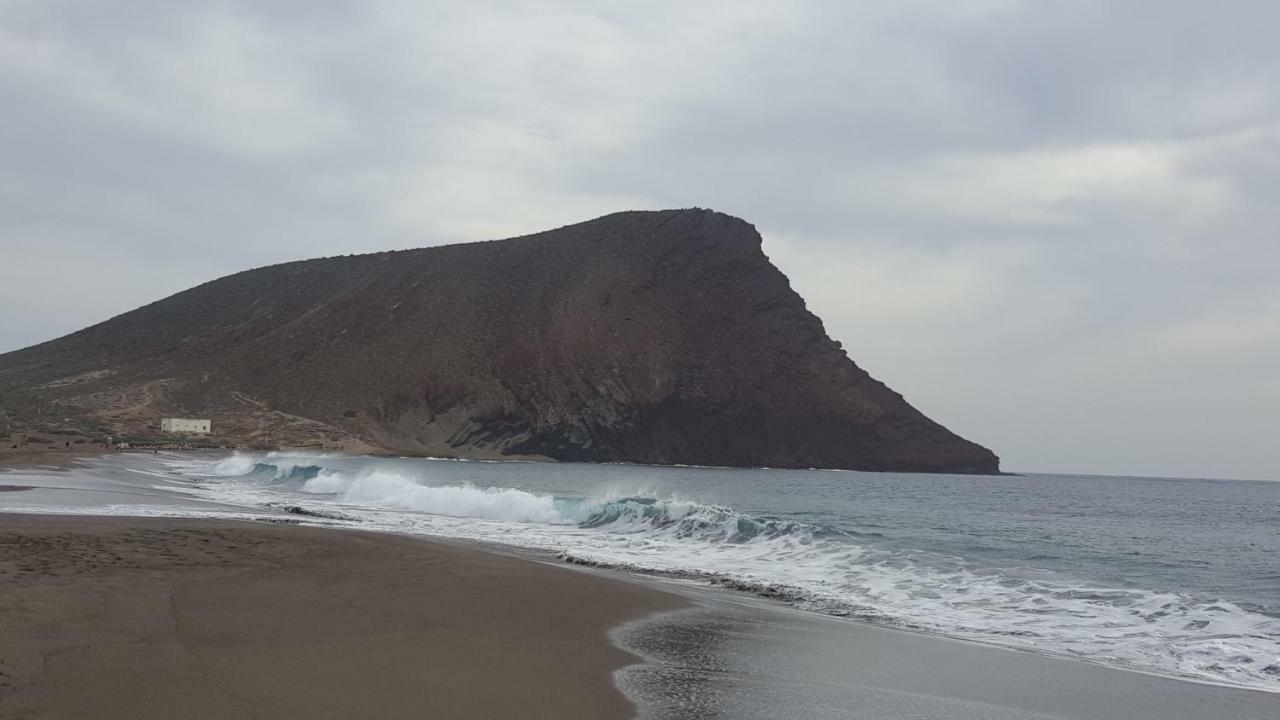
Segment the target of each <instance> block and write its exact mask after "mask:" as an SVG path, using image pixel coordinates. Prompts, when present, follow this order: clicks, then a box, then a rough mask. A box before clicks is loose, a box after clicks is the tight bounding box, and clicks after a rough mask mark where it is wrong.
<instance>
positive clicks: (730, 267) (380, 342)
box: [0, 210, 998, 472]
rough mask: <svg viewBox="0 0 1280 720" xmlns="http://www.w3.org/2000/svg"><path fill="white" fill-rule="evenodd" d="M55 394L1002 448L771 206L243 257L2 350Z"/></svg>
mask: <svg viewBox="0 0 1280 720" xmlns="http://www.w3.org/2000/svg"><path fill="white" fill-rule="evenodd" d="M40 386H43V387H40ZM36 395H38V396H40V400H41V401H44V402H42V403H41V402H38V403H36V404H37V405H42V404H47V401H49V400H53V399H57V400H58V401H59V402H60V403H61V404H62V406H63V407H64V408H73V409H75V411H76V412H84V413H89V414H92V415H94V416H95V417H97V418H99V419H102V420H103V422H107V423H111V424H113V425H112V426H113V427H116V428H118V429H119V430H121V431H127V430H128V429H129V424H130V423H136V422H140V421H141V419H142V418H152V417H155V415H154V413H155V412H163V413H164V414H182V415H191V416H199V417H213V418H214V420H215V427H219V426H221V427H223V428H236V427H241V426H243V427H245V428H250V426H253V427H257V428H258V431H259V432H261V427H262V426H263V425H264V424H267V425H270V424H271V423H272V422H274V423H275V426H274V427H273V428H272V429H271V430H270V431H269V432H270V434H271V437H272V438H273V439H274V440H275V441H276V442H284V443H287V442H290V440H291V438H290V436H289V434H290V433H291V432H295V430H294V429H291V428H294V426H295V425H296V426H298V427H299V428H300V427H302V426H307V427H308V428H310V430H309V432H313V433H315V432H319V433H320V434H324V431H323V430H317V429H316V428H317V426H319V427H321V428H327V429H328V431H330V432H331V433H332V434H333V435H334V437H338V436H341V437H349V438H353V439H358V440H360V441H363V442H367V443H369V444H372V445H374V446H377V447H382V448H386V449H388V450H392V451H395V452H401V453H410V454H431V455H450V456H458V457H504V456H505V457H510V456H543V457H548V458H555V459H562V460H587V461H630V462H640V463H660V464H664V463H687V464H703V465H729V466H769V467H827V468H852V469H868V470H918V471H944V472H995V471H996V470H997V469H998V460H997V458H996V456H995V455H994V454H992V453H991V452H990V451H989V450H987V449H985V448H983V447H981V446H979V445H976V444H974V443H971V442H969V441H967V440H964V439H963V438H960V437H958V436H956V435H954V434H952V433H951V432H949V431H948V430H947V429H946V428H944V427H942V426H940V425H938V424H937V423H935V422H933V421H931V420H929V419H928V418H926V417H925V416H924V415H923V414H921V413H920V412H918V411H917V410H915V409H914V408H912V407H911V406H910V405H908V404H907V403H906V402H905V401H904V400H903V399H902V397H901V396H900V395H898V394H897V393H895V392H893V391H892V390H890V389H889V388H887V387H885V386H884V385H883V384H881V383H880V382H878V381H876V380H875V379H873V378H871V377H870V376H869V375H868V374H867V373H865V372H864V371H863V370H862V369H860V368H859V367H858V366H857V365H856V364H854V362H853V361H852V360H850V359H849V358H848V357H847V355H846V354H845V352H844V351H843V350H842V349H841V348H840V345H839V343H836V342H834V341H832V340H831V339H830V338H828V337H827V334H826V332H825V331H824V329H823V327H822V323H821V321H820V320H818V318H816V317H815V316H814V315H813V314H812V313H810V312H809V311H808V310H807V309H806V308H805V305H804V301H803V300H802V299H801V298H800V297H799V296H798V295H797V294H796V293H795V292H794V291H792V290H791V288H790V286H789V284H788V282H787V279H786V277H785V276H783V275H782V273H781V272H779V271H778V270H777V269H776V268H774V267H773V266H772V265H771V264H770V263H769V261H768V259H767V258H766V257H765V256H764V254H763V253H762V252H761V249H760V236H759V234H758V233H757V232H756V230H755V228H753V227H752V226H751V225H750V224H748V223H746V222H744V221H742V220H739V219H737V218H734V217H730V216H727V215H723V214H720V213H716V212H711V211H706V210H671V211H661V212H624V213H617V214H614V215H608V216H605V217H602V218H599V219H596V220H592V221H589V222H585V223H581V224H577V225H571V226H568V227H564V228H559V229H557V230H551V231H548V232H544V233H538V234H536V235H530V236H527V237H522V238H515V239H511V240H501V241H494V242H484V243H472V244H466V245H451V246H444V247H435V248H426V249H421V250H407V251H401V252H391V253H378V254H373V255H361V256H353V257H337V258H325V259H320V260H308V261H303V262H295V263H287V264H284V265H276V266H272V267H266V268H260V269H257V270H251V271H248V272H243V273H239V274H236V275H231V276H228V277H225V278H222V279H220V280H216V281H214V282H211V283H207V284H205V285H201V286H199V287H196V288H193V289H191V290H188V291H186V292H183V293H179V294H177V295H174V296H173V297H170V298H167V299H165V300H161V301H159V302H157V303H153V304H151V305H148V306H146V307H143V308H140V309H138V310H135V311H133V312H130V313H126V314H124V315H121V316H119V317H116V318H113V319H112V320H109V321H107V322H105V323H102V324H99V325H96V326H93V327H91V328H88V329H86V330H82V331H80V332H78V333H74V334H72V335H68V336H66V337H64V338H61V339H59V340H54V341H52V342H48V343H44V344H43V345H38V346H35V347H31V348H27V349H25V350H20V351H18V352H14V353H9V354H7V355H3V356H0V399H4V398H13V399H15V400H14V401H13V402H11V403H10V405H12V406H14V407H18V406H21V407H27V406H28V405H29V404H30V402H31V401H32V399H33V397H35V396H36ZM140 398H141V399H140ZM139 403H141V405H140V404H139ZM139 408H142V409H141V410H140V409H139ZM131 412H132V415H130V413H131ZM254 413H257V414H256V415H255V414H254ZM264 413H265V414H266V415H263V414H264ZM251 416H252V417H254V418H258V420H257V421H256V422H257V425H254V424H253V423H249V422H248V421H247V420H246V418H248V417H251ZM263 417H266V418H267V419H265V420H264V419H262V418H263ZM272 418H274V420H272ZM308 424H310V425H308ZM244 431H245V432H249V431H250V430H249V429H246V430H244ZM298 432H301V430H298Z"/></svg>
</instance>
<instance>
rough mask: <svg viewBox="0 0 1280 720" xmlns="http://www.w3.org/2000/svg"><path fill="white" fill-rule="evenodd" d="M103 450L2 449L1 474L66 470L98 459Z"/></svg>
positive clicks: (6, 447)
mask: <svg viewBox="0 0 1280 720" xmlns="http://www.w3.org/2000/svg"><path fill="white" fill-rule="evenodd" d="M105 452H107V451H106V450H102V449H88V450H86V449H80V448H76V449H63V448H46V447H39V446H35V447H19V448H11V447H9V446H8V445H6V446H4V447H0V473H3V472H7V471H13V470H35V469H43V470H65V469H67V468H68V467H71V466H72V465H74V464H75V463H76V462H77V461H79V460H83V459H85V458H91V457H97V456H99V455H102V454H103V453H105Z"/></svg>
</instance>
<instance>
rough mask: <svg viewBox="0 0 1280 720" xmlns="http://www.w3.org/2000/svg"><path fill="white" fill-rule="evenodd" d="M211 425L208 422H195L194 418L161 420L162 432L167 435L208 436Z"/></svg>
mask: <svg viewBox="0 0 1280 720" xmlns="http://www.w3.org/2000/svg"><path fill="white" fill-rule="evenodd" d="M211 424H212V423H211V422H210V421H208V420H194V419H192V418H161V419H160V430H161V431H163V432H167V433H190V434H192V435H208V434H209V427H210V425H211Z"/></svg>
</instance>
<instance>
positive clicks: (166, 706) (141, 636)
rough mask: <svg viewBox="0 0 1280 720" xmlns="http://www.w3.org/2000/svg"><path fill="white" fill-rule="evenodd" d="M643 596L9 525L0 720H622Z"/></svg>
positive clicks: (227, 539) (402, 554)
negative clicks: (616, 675)
mask: <svg viewBox="0 0 1280 720" xmlns="http://www.w3.org/2000/svg"><path fill="white" fill-rule="evenodd" d="M684 604H685V601H683V600H682V599H680V598H678V597H676V596H674V595H670V594H667V593H664V592H661V591H658V590H656V589H652V588H649V587H646V586H642V585H639V584H636V583H630V582H622V581H618V580H614V579H610V578H606V577H602V576H600V575H597V574H592V573H587V572H581V571H577V570H574V569H570V568H560V567H555V566H551V565H546V564H542V563H536V562H531V561H528V560H523V559H519V558H513V557H506V556H502V555H497V554H493V553H488V552H483V551H479V550H473V549H470V548H461V547H456V546H452V545H445V544H439V543H432V542H427V541H423V540H419V539H416V538H407V537H400V536H394V535H385V534H371V533H361V532H355V531H345V530H329V529H321V528H311V527H298V526H292V525H269V524H256V523H240V522H230V521H214V520H173V519H160V518H100V517H59V516H49V515H12V514H11V515H3V514H0V718H33V717H39V718H87V717H93V718H176V717H182V718H194V719H200V718H242V717H245V718H247V717H262V718H267V717H270V718H349V717H380V718H399V717H406V718H407V717H414V718H422V717H439V718H444V717H448V718H500V717H522V718H570V717H572V718H578V717H581V718H588V717H590V718H621V717H629V716H631V714H632V713H633V708H632V707H631V705H630V703H629V702H628V701H627V700H626V699H625V698H624V697H623V695H622V694H621V693H620V692H618V690H617V689H616V688H615V686H614V685H613V682H612V677H611V675H612V672H613V671H614V670H616V669H617V668H620V667H622V666H624V665H627V664H629V663H633V662H635V661H636V658H635V657H634V656H631V655H629V654H627V653H625V652H623V651H622V650H620V649H618V648H617V647H615V646H613V645H612V644H610V643H609V641H608V639H607V632H608V629H609V628H611V627H613V626H616V625H618V624H620V623H622V622H624V621H626V620H629V619H633V618H637V617H643V616H645V615H649V614H652V613H656V612H660V611H664V610H668V609H672V608H676V607H680V606H682V605H684Z"/></svg>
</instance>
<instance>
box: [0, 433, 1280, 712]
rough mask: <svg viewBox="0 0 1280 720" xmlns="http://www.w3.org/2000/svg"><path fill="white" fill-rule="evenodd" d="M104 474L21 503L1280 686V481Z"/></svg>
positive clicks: (338, 468) (154, 462) (285, 456)
mask: <svg viewBox="0 0 1280 720" xmlns="http://www.w3.org/2000/svg"><path fill="white" fill-rule="evenodd" d="M96 462H98V463H99V464H100V466H99V467H98V468H97V469H96V470H93V471H92V472H95V473H96V474H97V476H98V477H99V478H101V477H110V478H113V480H112V482H114V483H116V484H117V486H118V487H119V488H120V492H121V493H125V494H122V495H120V496H119V498H120V501H119V502H116V501H111V500H109V499H108V500H107V501H101V500H99V501H95V502H96V503H97V504H96V506H95V507H92V508H88V507H77V505H76V503H77V502H78V501H77V500H76V499H75V498H76V497H77V495H76V494H75V487H74V482H71V481H68V483H70V484H71V486H70V487H68V488H66V489H65V492H66V493H68V494H67V495H66V496H64V497H58V496H51V495H48V494H46V495H44V496H39V495H37V494H35V493H12V494H11V495H12V496H18V495H23V496H26V497H25V498H24V499H21V500H20V499H19V498H17V497H14V498H13V499H12V500H8V501H7V502H8V503H9V504H10V505H12V503H20V502H30V503H37V504H40V505H42V506H44V507H42V509H43V510H45V511H48V510H49V509H50V508H49V507H47V506H48V505H49V504H50V503H53V504H55V505H57V504H60V507H59V508H56V509H59V510H60V511H64V512H76V511H84V512H95V513H102V512H107V513H113V514H141V515H149V514H166V515H188V514H195V515H222V516H227V515H230V516H253V517H261V516H263V514H267V515H270V516H272V517H278V518H281V519H284V518H287V519H289V520H292V521H299V522H307V523H317V524H324V525H337V526H351V527H359V528H364V529H368V530H382V531H390V532H398V533H410V534H417V535H424V536H432V537H442V538H454V539H460V540H468V541H479V542H483V543H487V544H496V545H501V546H508V547H511V548H514V549H519V550H522V551H530V552H535V553H540V554H545V555H549V556H553V557H555V558H559V559H560V560H563V561H567V562H573V563H579V564H583V565H591V566H599V567H607V568H615V569H620V570H624V571H629V572H634V573H640V574H644V575H648V576H654V577H658V578H663V579H665V580H668V581H671V582H674V583H680V584H684V585H687V586H690V587H696V588H702V589H704V591H708V592H714V593H722V594H728V595H734V596H743V597H745V596H754V597H763V598H767V599H769V600H771V601H776V602H781V603H785V604H786V605H788V606H790V607H791V608H793V609H794V610H795V611H796V612H799V613H809V614H817V615H822V616H827V617H833V618H838V619H850V620H857V621H863V622H865V623H871V624H874V625H882V626H886V627H891V628H901V629H907V630H912V631H916V632H918V633H924V634H936V635H942V636H947V637H951V638H960V639H964V640H971V641H977V642H979V643H986V644H991V645H997V646H1003V647H1008V648H1014V649H1018V650H1024V651H1030V652H1035V653H1040V654H1045V655H1052V656H1064V657H1071V658H1077V659H1081V660H1086V661H1089V662H1093V663H1098V664H1101V665H1107V666H1113V667H1119V668H1125V669H1130V670H1139V671H1144V672H1147V673H1154V674H1160V675H1167V676H1173V677H1178V678H1185V679H1191V680H1197V681H1202V682H1209V683H1214V684H1221V685H1230V686H1237V687H1246V688H1253V689H1259V690H1267V691H1271V692H1280V560H1277V558H1280V482H1245V481H1230V480H1190V479H1173V478H1135V477H1093V476H1076V475H1045V474H1025V475H1005V476H972V475H924V474H897V473H862V472H845V471H817V470H809V471H795V470H769V469H759V470H740V469H720V468H690V467H650V466H634V465H587V464H569V463H561V464H555V463H525V462H463V461H446V460H424V459H394V458H373V457H351V456H325V455H308V454H293V453H270V454H260V455H254V454H237V455H233V456H210V455H198V454H188V455H181V454H176V455H162V456H151V457H149V456H145V455H141V456H119V457H116V458H109V459H106V460H101V461H96ZM98 487H99V489H100V487H101V486H100V485H99V486H98ZM139 493H141V494H143V495H146V496H147V497H146V499H145V501H144V502H139V500H138V498H139V497H141V495H139ZM8 509H17V510H22V509H23V508H21V507H13V506H11V507H9V508H8Z"/></svg>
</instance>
